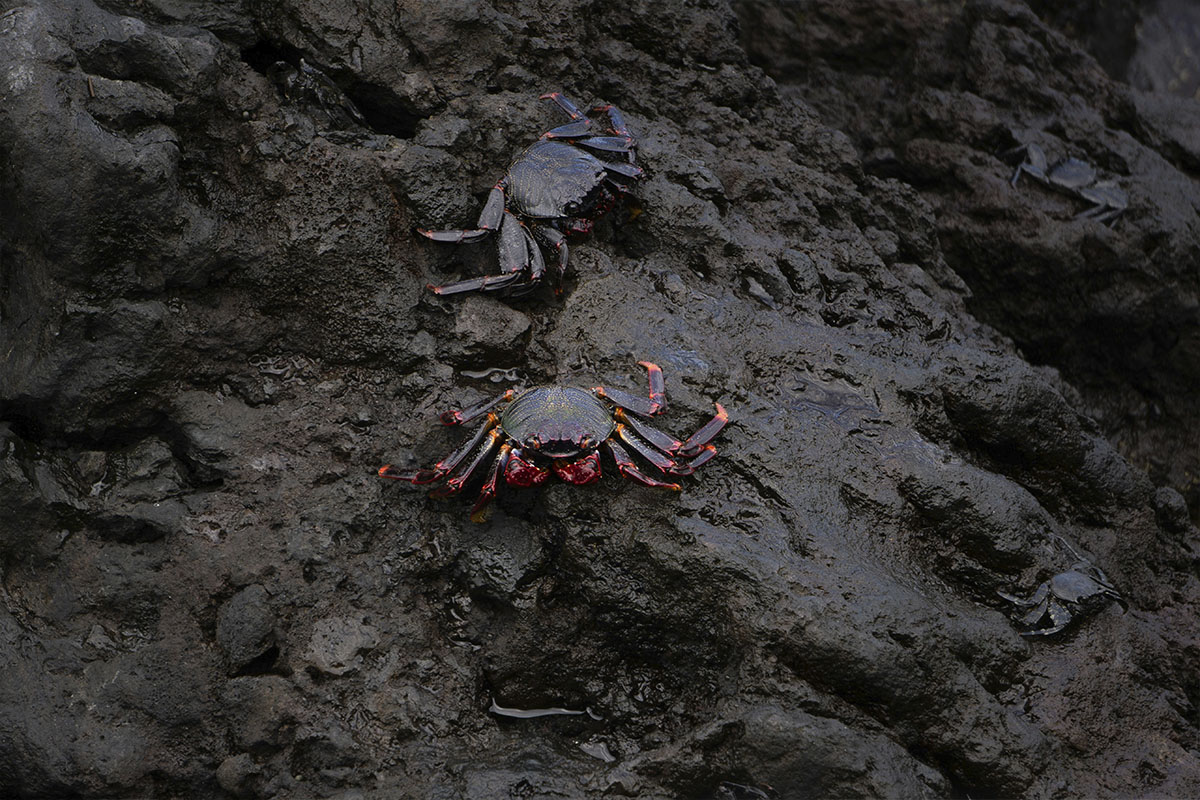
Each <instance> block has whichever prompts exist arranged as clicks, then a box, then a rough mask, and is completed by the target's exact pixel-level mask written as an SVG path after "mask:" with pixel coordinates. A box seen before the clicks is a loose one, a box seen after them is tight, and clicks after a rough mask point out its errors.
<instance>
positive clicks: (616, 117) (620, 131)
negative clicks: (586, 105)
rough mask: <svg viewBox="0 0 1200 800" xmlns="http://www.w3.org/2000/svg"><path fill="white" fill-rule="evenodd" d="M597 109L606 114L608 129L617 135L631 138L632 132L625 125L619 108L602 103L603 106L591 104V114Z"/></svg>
mask: <svg viewBox="0 0 1200 800" xmlns="http://www.w3.org/2000/svg"><path fill="white" fill-rule="evenodd" d="M599 111H603V112H604V113H605V114H607V115H608V129H609V130H611V131H612V132H613V133H615V134H616V135H617V136H626V137H628V138H630V139H632V138H633V134H632V133H630V132H629V128H628V127H626V126H625V117H623V116H622V115H621V112H620V111H619V110H617V107H616V106H614V105H603V106H593V107H592V113H593V114H595V113H597V112H599Z"/></svg>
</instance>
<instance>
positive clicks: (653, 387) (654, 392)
mask: <svg viewBox="0 0 1200 800" xmlns="http://www.w3.org/2000/svg"><path fill="white" fill-rule="evenodd" d="M638 363H639V364H641V365H642V366H643V367H645V368H646V372H647V373H649V377H650V399H649V400H645V399H643V398H641V397H635V396H633V395H631V394H629V393H628V392H624V391H621V390H620V389H608V388H606V387H604V386H597V387H595V388H593V389H592V391H593V392H595V393H596V394H598V395H599V396H600V397H603V398H605V399H606V400H611V401H612V402H614V403H616V404H617V405H618V406H620V407H622V408H624V409H626V410H628V411H632V412H633V413H635V414H640V415H641V416H643V417H652V416H654V415H655V414H657V413H659V412H660V411H662V410H663V409H665V408H666V407H667V396H666V392H665V390H664V387H665V384H664V383H663V375H662V370H661V369H660V368H659V367H658V365H657V364H651V363H650V362H649V361H639V362H638ZM718 430H719V429H718ZM713 435H714V436H715V435H716V434H715V433H714V434H713Z"/></svg>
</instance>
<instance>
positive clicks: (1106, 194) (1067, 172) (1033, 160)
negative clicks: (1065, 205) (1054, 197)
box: [1009, 144, 1129, 223]
mask: <svg viewBox="0 0 1200 800" xmlns="http://www.w3.org/2000/svg"><path fill="white" fill-rule="evenodd" d="M1013 152H1014V153H1017V154H1021V153H1023V154H1024V156H1025V160H1024V161H1022V162H1021V163H1020V164H1018V165H1017V170H1016V172H1014V173H1013V176H1012V180H1011V181H1009V183H1011V184H1012V185H1013V187H1014V188H1015V187H1016V185H1017V180H1018V179H1019V178H1020V177H1021V174H1022V173H1024V174H1026V175H1028V176H1029V177H1031V178H1033V179H1034V180H1037V181H1038V182H1039V183H1041V184H1043V185H1044V186H1048V187H1050V188H1051V189H1056V190H1058V191H1060V192H1063V193H1065V194H1069V195H1071V196H1072V197H1078V198H1079V199H1081V200H1086V201H1087V202H1089V203H1094V204H1095V205H1093V206H1092V207H1091V208H1089V209H1087V210H1085V211H1081V212H1079V213H1078V214H1076V215H1075V219H1089V218H1090V219H1095V220H1096V221H1097V222H1102V223H1109V222H1112V221H1113V220H1115V219H1116V218H1117V217H1119V216H1120V215H1121V214H1122V213H1124V211H1125V209H1126V207H1128V205H1129V196H1128V195H1127V194H1125V192H1124V190H1122V189H1121V187H1120V186H1118V185H1117V182H1116V181H1115V180H1111V179H1106V180H1096V168H1095V167H1093V166H1092V165H1091V164H1089V163H1087V162H1086V161H1080V160H1079V159H1078V158H1066V159H1063V160H1062V161H1057V162H1055V163H1054V164H1053V165H1048V163H1047V160H1046V153H1045V151H1044V150H1042V148H1041V147H1039V146H1038V145H1036V144H1027V145H1022V146H1021V147H1018V148H1017V149H1016V150H1015V151H1013Z"/></svg>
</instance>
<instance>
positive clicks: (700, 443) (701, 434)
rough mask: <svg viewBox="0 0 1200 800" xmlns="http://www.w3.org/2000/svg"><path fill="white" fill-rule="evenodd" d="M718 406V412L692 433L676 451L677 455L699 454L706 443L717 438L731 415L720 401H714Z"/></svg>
mask: <svg viewBox="0 0 1200 800" xmlns="http://www.w3.org/2000/svg"><path fill="white" fill-rule="evenodd" d="M714 405H715V406H716V407H717V414H716V416H714V417H713V418H712V419H710V420H709V421H708V422H706V423H705V424H704V427H702V428H701V429H700V430H698V431H696V432H695V433H693V434H692V435H691V437H690V438H688V440H687V441H686V442H684V443H683V444H682V445H680V446H679V450H678V451H676V454H677V455H681V456H694V455H696V454H698V453H699V452H700V451H701V449H703V448H704V446H705V445H706V444H708V443H709V442H711V441H712V440H713V439H715V438H717V434H718V433H720V432H721V429H722V428H724V427H725V423H726V422H729V415H728V414H726V413H725V409H724V408H723V407H722V406H721V404H720V403H714Z"/></svg>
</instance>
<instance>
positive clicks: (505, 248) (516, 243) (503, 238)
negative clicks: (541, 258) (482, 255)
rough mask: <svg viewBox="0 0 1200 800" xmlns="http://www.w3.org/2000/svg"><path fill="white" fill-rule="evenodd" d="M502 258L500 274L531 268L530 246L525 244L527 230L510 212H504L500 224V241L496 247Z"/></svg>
mask: <svg viewBox="0 0 1200 800" xmlns="http://www.w3.org/2000/svg"><path fill="white" fill-rule="evenodd" d="M496 249H497V251H498V253H499V256H500V272H502V273H508V272H520V271H521V270H523V269H525V268H526V267H528V266H529V245H528V244H526V242H525V228H524V226H522V225H521V220H519V219H517V217H516V215H515V214H513V213H512V212H510V211H505V212H504V222H502V223H501V224H500V240H499V242H498V243H497V245H496Z"/></svg>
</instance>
